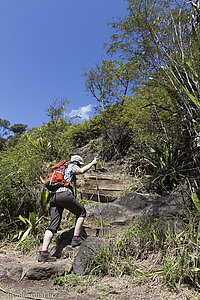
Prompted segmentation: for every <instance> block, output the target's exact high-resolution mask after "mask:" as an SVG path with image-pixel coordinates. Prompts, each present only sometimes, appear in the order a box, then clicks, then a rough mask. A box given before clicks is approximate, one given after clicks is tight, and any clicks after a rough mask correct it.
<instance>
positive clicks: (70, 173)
mask: <svg viewBox="0 0 200 300" xmlns="http://www.w3.org/2000/svg"><path fill="white" fill-rule="evenodd" d="M78 169H79V167H78V166H77V165H75V164H73V163H69V164H68V166H67V168H66V169H65V174H64V179H65V181H69V182H70V188H71V189H73V187H74V185H75V184H76V170H78ZM66 190H68V188H67V187H60V188H58V189H57V191H56V192H63V191H66Z"/></svg>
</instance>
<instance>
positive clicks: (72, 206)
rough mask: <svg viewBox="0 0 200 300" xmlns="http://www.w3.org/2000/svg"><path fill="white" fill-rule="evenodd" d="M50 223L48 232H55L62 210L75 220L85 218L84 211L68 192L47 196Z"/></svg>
mask: <svg viewBox="0 0 200 300" xmlns="http://www.w3.org/2000/svg"><path fill="white" fill-rule="evenodd" d="M49 202H50V211H49V212H50V216H51V221H50V224H49V227H48V230H51V231H52V232H56V231H57V230H58V227H59V225H60V222H61V219H62V213H63V210H64V208H66V209H67V210H69V211H70V212H71V213H73V214H74V215H75V216H76V218H79V217H84V218H85V216H86V210H85V208H84V207H83V206H82V204H81V203H79V202H78V200H77V199H76V198H75V196H74V195H73V193H72V192H71V191H70V190H66V191H63V192H55V193H50V194H49Z"/></svg>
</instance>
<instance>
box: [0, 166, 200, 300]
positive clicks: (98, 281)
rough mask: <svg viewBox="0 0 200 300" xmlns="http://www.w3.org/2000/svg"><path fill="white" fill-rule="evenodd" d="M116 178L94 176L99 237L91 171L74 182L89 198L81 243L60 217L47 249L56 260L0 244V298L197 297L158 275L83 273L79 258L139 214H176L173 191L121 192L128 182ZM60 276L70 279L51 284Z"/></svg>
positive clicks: (146, 264)
mask: <svg viewBox="0 0 200 300" xmlns="http://www.w3.org/2000/svg"><path fill="white" fill-rule="evenodd" d="M120 176H121V175H119V176H116V175H115V176H113V174H108V173H105V172H104V173H100V174H98V182H99V189H100V197H101V211H102V216H103V220H104V224H106V225H104V236H102V233H101V230H100V227H99V222H98V220H99V207H98V202H97V191H96V176H95V174H94V173H91V174H89V175H87V176H85V177H84V179H83V180H82V181H80V182H79V186H80V187H81V188H80V190H81V193H82V197H84V198H86V199H88V203H87V205H86V206H87V207H86V210H87V212H88V215H87V219H86V222H85V227H84V230H83V232H82V235H83V236H84V237H85V238H86V239H85V241H84V243H83V244H82V245H81V246H79V247H76V248H72V247H71V246H70V243H71V238H72V235H73V228H68V226H67V224H65V221H63V224H62V228H63V229H62V232H59V233H58V234H57V235H58V236H59V238H58V239H57V243H53V245H52V248H51V252H52V253H54V255H55V256H56V257H57V260H56V261H55V262H51V263H50V262H48V263H47V262H46V263H39V262H37V258H38V250H39V249H40V245H38V247H37V249H34V250H32V251H30V252H29V253H24V254H23V253H21V252H20V251H19V250H17V249H15V248H14V245H12V244H5V245H3V244H2V245H0V299H38V300H39V299H62V300H64V299H68V300H70V299H74V300H76V299H79V300H80V299H84V300H86V299H117V300H126V299H127V300H128V299H133V300H134V299H135V300H139V299H141V300H152V299H156V300H157V299H158V300H161V299H168V300H172V299H183V300H184V299H200V294H198V293H197V292H195V291H194V290H189V288H187V287H185V286H181V287H180V289H179V291H175V290H173V289H170V288H168V287H166V286H165V285H164V284H163V282H162V281H161V279H160V278H159V277H158V276H152V277H151V278H149V279H148V280H138V279H136V278H130V276H119V277H117V278H116V277H109V276H102V277H96V276H89V275H88V274H87V275H86V273H88V270H87V262H86V260H85V261H84V262H83V260H82V259H81V258H82V257H91V256H92V255H96V253H97V252H98V249H99V247H98V245H99V244H103V243H105V242H106V238H107V237H108V235H109V236H111V237H114V236H115V237H116V236H117V235H118V234H120V232H123V231H125V230H126V228H127V227H128V226H130V224H131V223H132V222H133V220H134V219H135V218H140V216H143V215H144V214H145V215H147V216H151V217H156V216H158V215H162V214H164V215H176V214H177V211H179V213H180V214H181V205H182V204H183V203H182V201H183V199H182V198H181V197H180V198H177V195H176V196H172V195H171V196H168V198H167V201H166V199H164V198H163V197H159V196H156V195H143V194H138V193H128V194H126V195H123V194H122V191H124V190H125V189H126V187H127V186H128V184H127V183H128V180H125V181H124V179H123V178H121V177H120ZM177 199H178V200H177ZM94 220H96V225H95V223H94ZM156 262H157V257H156V255H152V256H149V257H148V258H146V259H145V260H141V261H139V260H138V261H137V267H138V268H139V269H141V270H143V271H144V272H149V271H150V270H152V267H154V268H155V265H156ZM158 267H159V266H158ZM63 275H67V276H68V277H69V280H68V282H67V284H66V285H64V286H60V285H58V284H57V285H55V284H54V280H55V278H56V277H57V276H63ZM77 275H78V276H79V277H78V276H77Z"/></svg>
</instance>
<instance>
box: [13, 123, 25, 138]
mask: <svg viewBox="0 0 200 300" xmlns="http://www.w3.org/2000/svg"><path fill="white" fill-rule="evenodd" d="M27 127H28V125H24V124H14V125H13V126H11V127H10V128H9V130H10V131H12V132H14V134H16V135H18V134H23V133H24V132H26V130H27Z"/></svg>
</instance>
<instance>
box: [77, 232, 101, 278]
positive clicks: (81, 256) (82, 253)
mask: <svg viewBox="0 0 200 300" xmlns="http://www.w3.org/2000/svg"><path fill="white" fill-rule="evenodd" d="M100 246H101V243H100V240H99V239H98V238H97V237H89V238H87V240H85V241H84V242H83V244H82V245H81V246H80V249H79V251H78V253H77V255H76V257H75V259H74V261H73V271H74V273H75V274H78V275H86V274H88V273H89V271H90V267H89V261H90V259H91V258H92V257H94V255H96V254H97V253H99V252H100Z"/></svg>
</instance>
